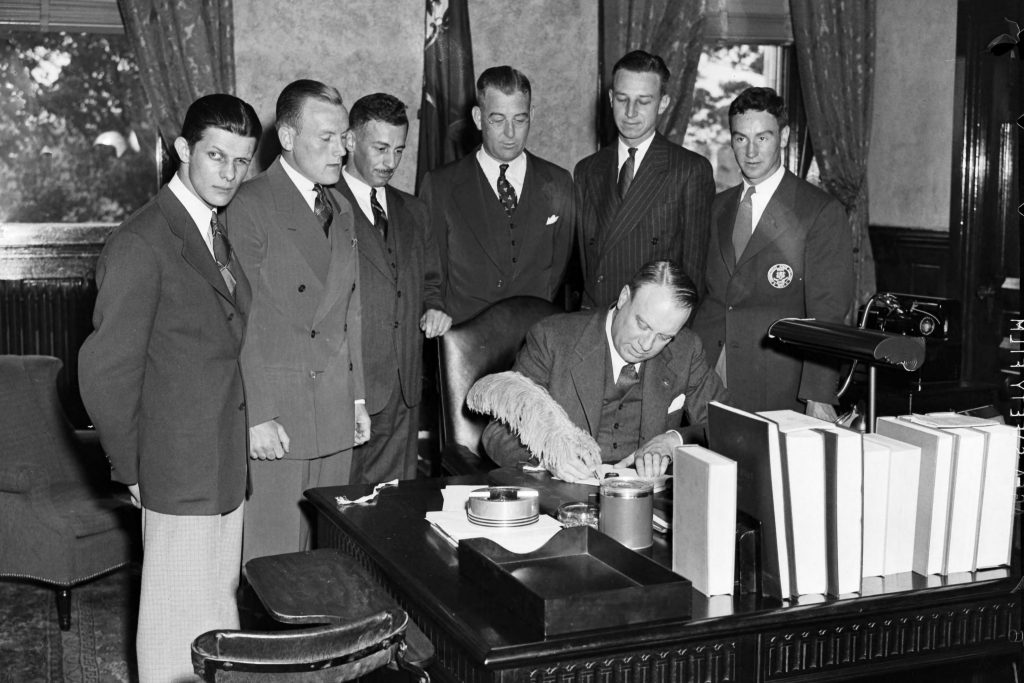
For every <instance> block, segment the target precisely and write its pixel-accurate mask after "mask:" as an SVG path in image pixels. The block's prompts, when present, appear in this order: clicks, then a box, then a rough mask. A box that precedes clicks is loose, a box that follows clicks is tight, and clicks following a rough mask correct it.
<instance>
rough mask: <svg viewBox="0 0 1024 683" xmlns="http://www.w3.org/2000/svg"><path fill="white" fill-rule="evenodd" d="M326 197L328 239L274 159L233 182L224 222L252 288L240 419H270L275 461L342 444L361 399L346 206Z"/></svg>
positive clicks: (337, 197)
mask: <svg viewBox="0 0 1024 683" xmlns="http://www.w3.org/2000/svg"><path fill="white" fill-rule="evenodd" d="M328 194H329V197H330V199H331V201H332V202H333V204H334V220H333V223H332V224H331V231H330V243H328V242H327V240H326V239H325V238H324V234H323V232H322V230H321V227H320V224H319V222H318V221H317V218H316V216H314V215H313V212H312V211H311V210H310V208H309V205H308V204H306V202H305V200H304V199H303V198H302V194H301V193H300V192H299V190H298V188H296V187H295V184H294V183H293V182H292V181H291V179H290V178H289V177H288V176H287V174H286V173H285V170H284V168H283V167H282V166H281V160H280V158H278V159H277V160H276V161H274V163H273V164H272V165H271V166H270V168H268V169H267V170H266V171H264V172H263V173H261V174H260V175H258V176H256V177H255V178H253V179H252V180H249V181H247V182H245V183H244V184H243V185H242V187H241V189H239V190H238V195H237V196H236V197H235V199H234V200H233V201H232V202H231V204H230V205H229V206H228V210H227V218H226V222H227V226H228V231H229V233H230V234H231V241H232V245H233V246H234V248H235V253H236V255H237V257H238V260H239V262H240V263H241V265H242V268H243V269H244V270H245V272H246V274H247V275H248V276H249V281H250V282H251V283H252V288H253V301H252V312H251V314H250V316H249V323H248V326H247V328H246V337H245V346H244V347H243V349H242V371H243V373H244V375H245V386H246V392H247V396H248V403H249V424H250V426H255V425H258V424H261V423H263V422H266V421H267V420H271V419H276V420H277V421H278V422H279V423H280V424H281V425H282V426H283V427H284V428H285V431H287V432H288V436H289V437H290V438H291V449H290V451H289V453H288V454H287V455H285V457H286V458H294V459H299V460H308V459H311V458H317V457H320V456H324V455H329V454H331V453H337V452H339V451H342V450H346V449H350V448H352V445H353V441H354V436H353V434H354V421H355V417H354V402H355V399H357V398H365V395H364V390H363V351H362V346H361V343H360V339H362V331H361V329H362V324H361V319H362V317H361V314H360V300H359V296H360V291H359V288H358V286H357V284H356V283H358V281H359V255H358V251H357V246H356V236H355V228H354V227H353V225H352V209H351V207H350V206H349V204H348V201H347V200H346V199H345V198H344V197H342V196H341V194H339V193H338V191H337V190H335V189H334V188H330V189H329V193H328ZM328 247H329V248H328Z"/></svg>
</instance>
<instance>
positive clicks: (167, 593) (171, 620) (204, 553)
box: [135, 504, 244, 683]
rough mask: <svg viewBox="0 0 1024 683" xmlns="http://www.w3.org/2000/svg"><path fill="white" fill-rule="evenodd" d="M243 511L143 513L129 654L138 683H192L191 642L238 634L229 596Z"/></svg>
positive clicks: (234, 608) (238, 557)
mask: <svg viewBox="0 0 1024 683" xmlns="http://www.w3.org/2000/svg"><path fill="white" fill-rule="evenodd" d="M243 507H244V504H243V505H239V506H238V507H237V508H235V509H234V510H233V511H232V512H229V513H227V514H224V515H199V516H188V515H166V514H163V513H160V512H154V511H153V510H147V509H146V508H145V507H143V509H142V543H143V549H142V592H141V595H140V597H139V627H138V632H137V634H136V637H135V650H136V654H137V655H138V661H139V683H181V682H182V681H195V680H198V679H197V677H196V675H195V673H193V670H192V641H193V640H195V638H196V637H197V636H199V635H201V634H203V633H206V632H207V631H211V630H213V629H237V628H238V605H237V604H236V601H235V594H236V591H237V590H238V578H239V570H240V563H241V556H242V516H243V510H242V508H243Z"/></svg>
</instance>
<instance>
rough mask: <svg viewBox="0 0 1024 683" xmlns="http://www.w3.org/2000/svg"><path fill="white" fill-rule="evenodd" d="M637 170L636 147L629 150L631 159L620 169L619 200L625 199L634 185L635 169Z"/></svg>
mask: <svg viewBox="0 0 1024 683" xmlns="http://www.w3.org/2000/svg"><path fill="white" fill-rule="evenodd" d="M634 168H636V147H630V148H629V158H628V159H626V161H625V163H623V164H622V168H621V169H619V199H625V198H626V193H627V192H629V186H630V185H632V184H633V169H634Z"/></svg>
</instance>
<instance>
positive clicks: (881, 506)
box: [861, 435, 890, 576]
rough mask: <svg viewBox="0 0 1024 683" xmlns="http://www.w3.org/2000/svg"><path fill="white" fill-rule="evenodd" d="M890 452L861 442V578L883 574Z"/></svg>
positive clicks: (873, 443) (872, 442)
mask: <svg viewBox="0 0 1024 683" xmlns="http://www.w3.org/2000/svg"><path fill="white" fill-rule="evenodd" d="M889 459H890V458H889V448H888V447H887V446H884V445H882V444H879V443H877V441H876V440H875V439H874V437H872V436H870V435H869V436H866V437H865V438H864V475H863V477H864V498H863V506H864V532H863V536H862V539H863V545H862V549H863V567H862V569H861V573H862V575H863V576H881V575H882V574H884V573H885V534H886V526H887V522H886V509H887V507H888V504H889Z"/></svg>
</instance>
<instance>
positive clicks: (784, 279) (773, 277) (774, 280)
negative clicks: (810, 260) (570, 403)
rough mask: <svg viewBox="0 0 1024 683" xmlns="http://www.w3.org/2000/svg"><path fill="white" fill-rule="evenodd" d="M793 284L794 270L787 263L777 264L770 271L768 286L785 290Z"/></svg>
mask: <svg viewBox="0 0 1024 683" xmlns="http://www.w3.org/2000/svg"><path fill="white" fill-rule="evenodd" d="M791 282H793V269H792V268H791V267H790V266H789V265H787V264H785V263H776V264H775V265H774V266H772V267H771V268H769V269H768V284H770V285H771V286H772V287H774V288H775V289H785V288H786V287H789V285H790V283H791Z"/></svg>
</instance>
